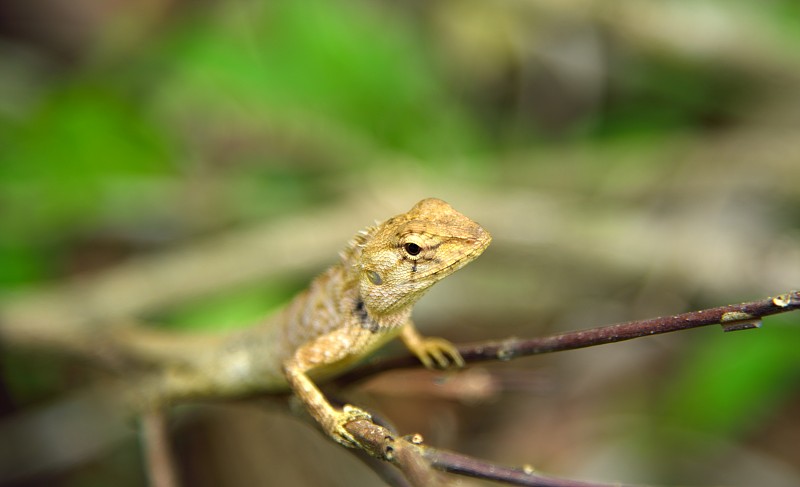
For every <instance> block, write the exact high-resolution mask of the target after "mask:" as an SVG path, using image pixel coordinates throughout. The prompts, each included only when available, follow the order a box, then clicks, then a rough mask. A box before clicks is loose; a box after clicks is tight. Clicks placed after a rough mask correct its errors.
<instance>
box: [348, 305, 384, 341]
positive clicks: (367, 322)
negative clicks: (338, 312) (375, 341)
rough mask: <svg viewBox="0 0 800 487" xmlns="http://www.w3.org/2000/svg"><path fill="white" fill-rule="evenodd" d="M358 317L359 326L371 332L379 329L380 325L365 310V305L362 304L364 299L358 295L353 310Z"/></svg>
mask: <svg viewBox="0 0 800 487" xmlns="http://www.w3.org/2000/svg"><path fill="white" fill-rule="evenodd" d="M353 312H354V313H355V315H356V318H358V324H359V325H361V328H363V329H365V330H369V331H371V332H372V333H377V332H378V330H380V328H381V325H380V324H379V323H378V322H376V321H375V320H373V319H372V317H371V316H370V315H369V313H368V312H367V307H366V306H365V305H364V300H363V299H361V298H360V297H359V298H358V300H357V301H356V307H355V309H354V310H353Z"/></svg>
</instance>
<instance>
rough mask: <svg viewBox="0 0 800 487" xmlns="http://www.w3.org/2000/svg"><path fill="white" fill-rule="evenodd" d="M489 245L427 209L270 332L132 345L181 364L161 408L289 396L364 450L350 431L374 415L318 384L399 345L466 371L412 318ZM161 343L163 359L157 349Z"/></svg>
mask: <svg viewBox="0 0 800 487" xmlns="http://www.w3.org/2000/svg"><path fill="white" fill-rule="evenodd" d="M490 242H491V236H490V235H489V233H488V232H487V231H486V230H484V229H483V228H482V227H481V226H480V225H478V224H477V223H475V222H473V221H472V220H470V219H469V218H467V217H466V216H464V215H462V214H461V213H459V212H457V211H456V210H454V209H453V208H452V207H451V206H450V205H448V204H447V203H445V202H444V201H441V200H438V199H433V198H430V199H425V200H422V201H420V202H419V203H417V204H416V205H415V206H414V207H413V208H412V209H411V210H410V211H408V212H407V213H403V214H400V215H397V216H395V217H393V218H390V219H388V220H386V221H384V222H382V223H379V224H377V225H375V226H373V227H369V228H367V229H365V230H363V231H361V232H359V233H358V234H357V235H356V236H355V237H354V238H353V240H351V242H350V243H349V245H348V246H347V248H346V249H345V250H344V251H343V252H342V253H341V255H340V256H341V259H340V262H339V263H337V264H336V265H334V266H333V267H331V268H330V269H328V270H327V271H326V272H324V273H323V274H321V275H320V276H318V277H317V278H316V279H314V280H313V281H312V283H311V284H310V286H309V287H308V289H306V290H305V291H303V292H302V293H300V294H299V295H297V296H296V297H295V298H294V299H293V300H292V301H291V302H290V303H289V304H288V305H287V306H286V308H284V309H283V310H282V311H281V312H280V313H278V314H277V315H275V316H274V317H273V318H272V319H271V320H269V321H267V322H265V323H263V324H261V325H258V326H255V327H252V328H248V329H245V330H242V331H238V332H235V333H232V334H228V335H223V336H218V337H215V338H213V339H198V340H197V342H195V344H194V345H192V344H187V343H184V344H182V345H178V344H173V345H174V346H173V345H168V344H167V345H166V346H165V343H164V342H163V341H162V340H160V339H156V340H149V339H147V338H144V339H143V340H142V339H141V338H143V337H142V336H141V335H139V336H138V338H136V337H135V336H133V335H131V336H129V337H127V340H124V341H125V342H126V344H127V345H128V346H129V347H130V349H132V350H133V351H134V352H137V353H138V354H139V355H140V356H145V355H150V356H151V357H153V356H157V355H161V357H162V358H163V357H164V356H169V357H170V361H171V362H173V364H174V365H173V366H172V367H170V368H169V369H168V372H167V373H166V375H165V376H164V377H163V378H162V381H161V382H160V386H159V387H158V388H157V390H158V393H156V394H155V395H156V396H158V398H157V399H152V401H153V403H164V402H167V401H170V400H174V399H177V398H181V397H186V396H192V395H208V394H213V395H220V394H223V395H233V394H243V393H246V392H252V391H280V390H286V389H287V388H288V389H291V390H292V391H293V392H294V394H295V395H296V396H297V397H298V398H299V399H300V400H301V401H302V402H303V404H304V405H305V406H306V408H307V409H308V411H309V412H310V413H311V415H312V416H313V417H314V418H315V419H316V420H317V421H318V422H319V423H320V425H321V426H322V427H323V429H324V430H325V431H326V432H327V433H328V435H330V436H331V437H332V438H333V439H335V440H336V441H338V442H339V443H342V444H344V445H347V446H355V444H356V443H355V440H354V439H353V438H352V437H351V436H350V434H349V433H348V432H347V431H346V430H345V429H344V425H345V424H347V423H348V422H350V421H353V420H356V419H369V415H368V414H367V413H366V412H364V411H361V410H360V409H357V408H355V407H352V406H349V405H348V406H345V407H344V408H343V409H341V410H339V409H336V408H334V407H333V406H332V405H331V404H330V403H329V402H328V401H327V400H326V399H325V397H324V396H323V394H322V393H321V392H320V390H319V389H318V388H317V387H316V385H315V383H314V381H320V380H325V379H327V378H330V377H333V376H335V375H336V374H337V373H340V372H341V371H343V370H344V369H346V368H347V367H348V366H350V365H352V364H353V363H355V362H356V361H358V360H359V359H361V358H363V357H364V356H366V355H368V354H369V353H370V352H372V351H374V350H375V349H377V348H378V347H380V346H382V345H383V344H385V343H386V342H387V341H389V340H391V339H392V338H395V337H397V336H400V337H401V338H402V340H403V342H404V343H405V345H406V346H407V347H408V348H409V349H410V350H411V351H412V352H413V353H414V354H415V355H417V356H418V357H419V358H420V360H421V361H422V362H423V364H424V365H425V366H426V367H432V366H434V365H437V366H440V367H447V366H449V365H457V366H461V365H463V360H462V359H461V356H460V355H459V354H458V351H457V350H456V349H455V347H453V345H452V344H450V343H449V342H447V341H445V340H443V339H438V338H423V337H422V336H420V334H419V333H418V332H417V330H416V328H415V327H414V325H413V323H412V321H411V318H410V316H411V310H412V307H413V305H414V303H415V302H416V301H417V300H418V299H419V298H420V297H421V296H422V295H423V294H424V293H425V291H426V290H427V289H428V288H430V286H432V285H433V284H435V283H436V282H438V281H439V280H441V279H442V278H444V277H446V276H448V275H449V274H451V273H453V272H455V271H456V270H458V269H460V268H461V267H463V266H464V265H466V264H468V263H469V262H471V261H472V260H474V259H475V258H477V257H478V256H479V255H480V254H481V253H482V252H483V250H484V249H485V248H486V247H487V246H488V245H489V243H490ZM154 341H155V342H158V343H159V344H160V345H159V346H160V347H161V348H160V349H159V347H152V346H150V345H152V344H153V342H154ZM179 347H182V348H180V350H181V351H180V352H179V351H178V349H179ZM155 349H158V350H156V351H154V350H155ZM312 379H313V380H312Z"/></svg>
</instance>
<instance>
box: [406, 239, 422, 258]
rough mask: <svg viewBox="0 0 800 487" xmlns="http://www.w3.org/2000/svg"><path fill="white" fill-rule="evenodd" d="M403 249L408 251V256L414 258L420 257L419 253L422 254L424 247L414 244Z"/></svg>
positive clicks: (408, 244)
mask: <svg viewBox="0 0 800 487" xmlns="http://www.w3.org/2000/svg"><path fill="white" fill-rule="evenodd" d="M403 248H404V249H405V250H406V252H407V253H408V255H412V256H414V255H419V253H420V252H422V247H420V246H419V245H417V244H415V243H412V242H409V243H407V244H405V245H403Z"/></svg>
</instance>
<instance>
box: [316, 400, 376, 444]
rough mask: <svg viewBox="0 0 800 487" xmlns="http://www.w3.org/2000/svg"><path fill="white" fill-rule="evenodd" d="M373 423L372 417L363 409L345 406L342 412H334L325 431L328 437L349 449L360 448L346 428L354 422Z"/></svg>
mask: <svg viewBox="0 0 800 487" xmlns="http://www.w3.org/2000/svg"><path fill="white" fill-rule="evenodd" d="M359 420H366V421H372V416H370V414H369V413H368V412H366V411H364V410H363V409H359V408H357V407H355V406H351V405H349V404H345V405H344V407H343V408H342V409H341V411H334V413H333V416H332V417H331V418H330V421H328V422H326V423H327V424H326V425H325V431H326V432H327V433H328V435H329V436H330V437H331V438H333V439H334V440H336V442H337V443H340V444H342V445H344V446H346V447H348V448H359V447H360V446H361V444H360V443H359V442H358V440H356V439H355V438H354V437H353V435H351V434H350V432H349V431H347V429H346V428H345V426H346V425H347V423H350V422H352V421H359Z"/></svg>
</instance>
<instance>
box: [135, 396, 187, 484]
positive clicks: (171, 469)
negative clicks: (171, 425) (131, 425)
mask: <svg viewBox="0 0 800 487" xmlns="http://www.w3.org/2000/svg"><path fill="white" fill-rule="evenodd" d="M141 423H142V448H143V449H144V454H145V465H146V466H147V477H148V482H149V484H150V487H178V486H179V484H178V477H177V474H176V472H175V461H174V459H173V457H172V448H171V447H170V442H169V434H168V430H167V419H166V417H165V414H164V412H163V411H151V412H148V413H146V414H144V415H142V419H141Z"/></svg>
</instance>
